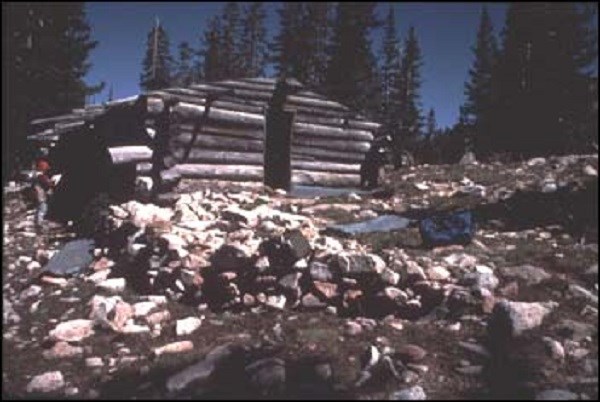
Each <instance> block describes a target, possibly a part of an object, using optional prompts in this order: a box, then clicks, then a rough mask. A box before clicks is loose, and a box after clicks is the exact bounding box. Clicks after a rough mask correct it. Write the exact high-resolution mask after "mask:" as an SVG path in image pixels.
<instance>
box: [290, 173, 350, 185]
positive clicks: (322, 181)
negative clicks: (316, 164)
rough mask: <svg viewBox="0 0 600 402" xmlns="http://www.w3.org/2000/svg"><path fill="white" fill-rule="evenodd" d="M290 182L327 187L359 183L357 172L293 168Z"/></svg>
mask: <svg viewBox="0 0 600 402" xmlns="http://www.w3.org/2000/svg"><path fill="white" fill-rule="evenodd" d="M292 183H293V184H302V185H315V186H327V187H358V186H359V185H360V176H359V175H358V174H341V173H325V172H312V171H308V170H294V171H293V172H292Z"/></svg>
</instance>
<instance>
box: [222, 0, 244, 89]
mask: <svg viewBox="0 0 600 402" xmlns="http://www.w3.org/2000/svg"><path fill="white" fill-rule="evenodd" d="M221 20H222V25H221V26H222V30H221V35H220V42H221V43H220V46H221V48H220V53H221V55H220V57H219V60H220V62H221V64H220V68H221V69H222V70H223V78H227V79H229V78H238V77H240V75H241V69H242V58H241V56H240V54H239V49H240V42H241V20H240V7H239V5H238V3H237V2H235V1H230V2H228V3H226V4H225V6H224V7H223V13H222V15H221Z"/></svg>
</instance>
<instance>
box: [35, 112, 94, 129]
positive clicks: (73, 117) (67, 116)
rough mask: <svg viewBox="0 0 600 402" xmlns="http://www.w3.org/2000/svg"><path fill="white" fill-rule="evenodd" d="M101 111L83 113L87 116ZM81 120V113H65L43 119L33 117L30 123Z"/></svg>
mask: <svg viewBox="0 0 600 402" xmlns="http://www.w3.org/2000/svg"><path fill="white" fill-rule="evenodd" d="M102 113H103V112H88V113H85V114H84V115H86V116H87V115H89V116H96V115H99V114H102ZM81 120H82V114H65V115H61V116H54V117H47V118H44V119H35V120H32V121H31V123H29V124H31V125H32V126H39V125H46V124H55V123H72V122H75V121H81Z"/></svg>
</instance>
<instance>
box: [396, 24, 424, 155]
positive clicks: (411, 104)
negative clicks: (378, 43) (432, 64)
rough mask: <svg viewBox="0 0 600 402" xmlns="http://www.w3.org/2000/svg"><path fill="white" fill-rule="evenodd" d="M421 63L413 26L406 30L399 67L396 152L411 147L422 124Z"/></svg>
mask: <svg viewBox="0 0 600 402" xmlns="http://www.w3.org/2000/svg"><path fill="white" fill-rule="evenodd" d="M422 65H423V62H422V56H421V49H420V47H419V43H418V41H417V36H416V33H415V29H414V27H412V26H411V27H410V28H409V30H408V36H407V38H406V40H405V43H404V57H403V60H402V66H401V69H400V105H401V106H400V110H401V113H400V116H401V120H400V130H399V131H398V132H397V133H395V134H397V136H396V138H394V140H395V141H394V143H395V145H396V147H395V149H396V151H397V152H401V151H402V150H404V149H408V150H410V149H412V148H413V147H414V146H415V143H416V141H417V139H418V137H419V134H420V131H421V128H422V126H423V118H422V114H421V110H420V94H419V90H420V87H421V73H420V68H421V66H422Z"/></svg>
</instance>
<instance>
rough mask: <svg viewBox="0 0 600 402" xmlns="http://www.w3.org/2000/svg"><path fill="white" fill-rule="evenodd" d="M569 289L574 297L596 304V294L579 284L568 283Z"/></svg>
mask: <svg viewBox="0 0 600 402" xmlns="http://www.w3.org/2000/svg"><path fill="white" fill-rule="evenodd" d="M569 291H570V292H571V294H572V295H573V296H574V297H576V298H581V299H586V300H587V301H588V302H590V303H592V304H594V305H596V306H597V305H598V296H596V295H595V294H593V293H592V292H590V291H589V290H587V289H585V288H583V287H581V286H579V285H575V284H571V285H569Z"/></svg>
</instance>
